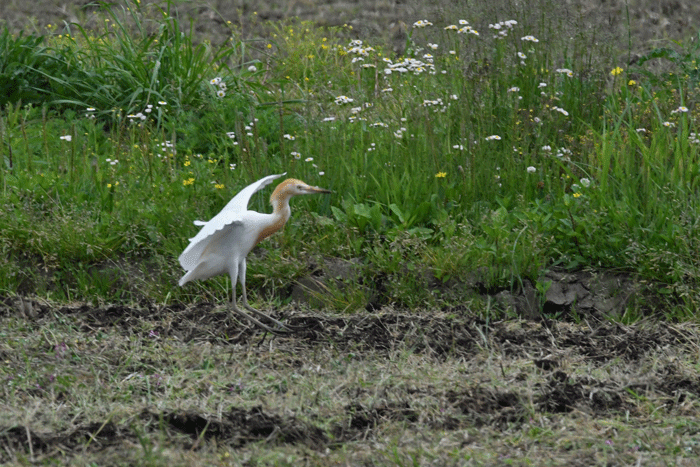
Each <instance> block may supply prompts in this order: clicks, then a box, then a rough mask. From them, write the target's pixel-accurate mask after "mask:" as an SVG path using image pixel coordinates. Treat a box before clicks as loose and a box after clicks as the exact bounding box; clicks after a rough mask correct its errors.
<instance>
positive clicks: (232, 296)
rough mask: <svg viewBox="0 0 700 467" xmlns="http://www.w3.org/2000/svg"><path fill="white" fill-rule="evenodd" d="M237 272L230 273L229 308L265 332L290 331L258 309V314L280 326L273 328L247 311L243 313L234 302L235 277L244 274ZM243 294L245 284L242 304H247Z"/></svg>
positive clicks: (242, 282) (281, 332) (282, 332)
mask: <svg viewBox="0 0 700 467" xmlns="http://www.w3.org/2000/svg"><path fill="white" fill-rule="evenodd" d="M237 272H238V271H236V272H234V273H231V285H232V291H231V309H232V310H233V311H234V312H235V313H236V314H237V315H239V316H242V317H244V318H245V319H247V320H248V321H250V322H251V323H253V324H255V325H256V326H258V327H260V328H261V329H264V330H265V331H267V332H271V333H273V334H284V333H287V332H290V331H291V329H289V328H288V327H287V326H285V325H284V324H282V323H280V322H279V321H277V320H276V319H273V318H270V317H269V316H266V315H265V314H263V313H260V312H259V311H258V312H257V313H258V315H259V316H261V317H264V318H267V319H270V320H272V321H273V322H274V323H275V324H277V325H278V326H280V327H279V328H277V329H275V328H272V327H270V326H268V325H267V324H263V323H262V322H260V321H259V320H257V319H255V318H253V317H252V316H250V315H249V314H248V313H245V312H244V311H242V310H241V309H240V308H238V305H237V304H236V279H237V278H238V279H240V278H241V277H244V276H239V275H238V274H237ZM244 272H245V269H244ZM244 283H245V281H241V284H244ZM245 296H246V294H245V285H243V301H244V304H247V301H246V299H245ZM253 311H257V310H253Z"/></svg>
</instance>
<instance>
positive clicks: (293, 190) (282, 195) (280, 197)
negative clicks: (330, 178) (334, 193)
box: [270, 178, 331, 206]
mask: <svg viewBox="0 0 700 467" xmlns="http://www.w3.org/2000/svg"><path fill="white" fill-rule="evenodd" d="M315 193H331V191H330V190H326V189H325V188H319V187H317V186H311V185H308V184H306V183H304V182H302V181H301V180H297V179H296V178H288V179H287V180H285V181H283V182H282V183H280V184H279V185H277V188H275V191H273V192H272V196H270V203H272V205H273V206H274V205H275V204H276V203H278V202H280V201H285V200H288V199H289V198H291V197H292V196H296V195H312V194H315Z"/></svg>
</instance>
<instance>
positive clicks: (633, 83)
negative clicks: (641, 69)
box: [627, 79, 637, 86]
mask: <svg viewBox="0 0 700 467" xmlns="http://www.w3.org/2000/svg"><path fill="white" fill-rule="evenodd" d="M635 84H637V82H636V81H635V80H633V79H631V80H629V82H628V83H627V86H634V85H635Z"/></svg>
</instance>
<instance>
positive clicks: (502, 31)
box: [489, 19, 518, 39]
mask: <svg viewBox="0 0 700 467" xmlns="http://www.w3.org/2000/svg"><path fill="white" fill-rule="evenodd" d="M516 24H518V22H517V21H515V20H514V19H510V20H508V21H500V22H498V23H494V24H489V29H492V30H494V31H495V32H496V34H495V35H494V36H493V37H494V38H495V39H503V38H504V37H507V36H508V32H509V31H510V30H512V29H513V26H515V25H516Z"/></svg>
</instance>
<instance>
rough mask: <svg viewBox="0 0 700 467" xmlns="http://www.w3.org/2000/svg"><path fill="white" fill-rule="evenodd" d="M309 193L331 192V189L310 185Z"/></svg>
mask: <svg viewBox="0 0 700 467" xmlns="http://www.w3.org/2000/svg"><path fill="white" fill-rule="evenodd" d="M309 193H333V192H332V191H331V190H326V189H325V188H319V187H317V186H310V187H309Z"/></svg>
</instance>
